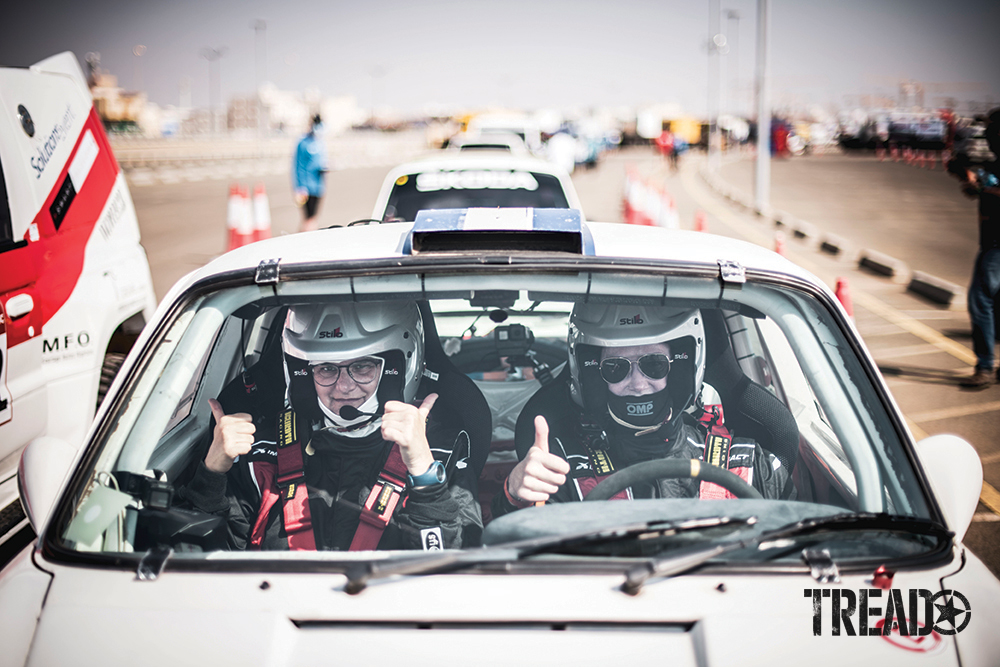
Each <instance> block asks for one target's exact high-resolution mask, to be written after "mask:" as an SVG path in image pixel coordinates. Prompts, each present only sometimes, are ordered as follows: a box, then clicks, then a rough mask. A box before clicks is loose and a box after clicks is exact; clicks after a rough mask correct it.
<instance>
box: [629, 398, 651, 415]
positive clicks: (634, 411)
mask: <svg viewBox="0 0 1000 667" xmlns="http://www.w3.org/2000/svg"><path fill="white" fill-rule="evenodd" d="M625 409H626V411H627V412H628V413H629V414H630V415H650V414H653V402H652V401H648V402H646V403H628V404H627V405H626V406H625Z"/></svg>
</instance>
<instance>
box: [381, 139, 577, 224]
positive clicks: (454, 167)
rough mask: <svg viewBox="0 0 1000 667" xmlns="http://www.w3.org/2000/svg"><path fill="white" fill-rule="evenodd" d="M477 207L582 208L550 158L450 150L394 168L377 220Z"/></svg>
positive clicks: (566, 176) (569, 182)
mask: <svg viewBox="0 0 1000 667" xmlns="http://www.w3.org/2000/svg"><path fill="white" fill-rule="evenodd" d="M474 207H490V208H512V207H522V208H574V209H580V208H581V206H580V198H579V196H578V195H577V192H576V188H575V187H574V186H573V181H572V179H571V178H570V176H569V174H568V173H566V171H565V170H564V169H562V168H561V167H559V166H557V165H554V164H552V163H550V162H547V161H545V160H539V159H536V158H531V157H518V156H515V155H505V154H502V153H494V152H492V151H488V152H478V151H469V152H465V151H454V152H453V151H448V150H445V151H440V152H438V153H436V154H434V155H431V156H429V157H427V158H425V159H422V160H415V161H413V162H407V163H405V164H401V165H398V166H396V167H393V168H392V170H390V171H389V174H388V175H387V176H386V177H385V179H384V180H383V181H382V188H381V189H380V190H379V194H378V198H377V199H376V200H375V208H374V210H373V211H372V219H373V220H380V221H382V222H400V221H407V222H413V221H414V220H415V219H416V217H417V213H419V212H420V211H426V210H432V209H449V208H474Z"/></svg>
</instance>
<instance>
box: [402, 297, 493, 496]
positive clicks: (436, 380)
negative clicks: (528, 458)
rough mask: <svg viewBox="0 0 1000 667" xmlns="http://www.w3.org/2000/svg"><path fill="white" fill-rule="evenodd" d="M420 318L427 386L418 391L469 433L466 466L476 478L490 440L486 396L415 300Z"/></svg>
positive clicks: (429, 314) (426, 308) (427, 309)
mask: <svg viewBox="0 0 1000 667" xmlns="http://www.w3.org/2000/svg"><path fill="white" fill-rule="evenodd" d="M417 307H418V308H419V309H420V317H421V318H422V319H423V321H424V364H425V365H426V367H427V372H425V375H426V376H427V378H426V379H430V380H431V382H430V383H427V382H425V383H422V384H421V385H420V387H421V392H423V391H424V387H425V386H428V387H429V391H428V392H427V393H430V392H431V391H433V392H436V393H437V394H438V402H437V403H436V404H435V406H437V405H440V406H441V407H443V408H445V409H446V410H448V411H449V412H450V413H451V414H453V415H456V418H457V419H458V420H459V422H460V423H461V426H462V428H463V429H464V430H465V432H466V433H468V434H469V448H470V451H469V464H470V465H471V466H472V470H473V471H474V472H475V477H476V479H478V478H479V475H480V474H481V473H482V472H483V466H484V465H486V457H487V456H488V455H489V453H490V441H491V440H492V438H493V416H492V413H491V412H490V406H489V404H488V403H487V402H486V397H485V396H483V392H482V391H480V390H479V387H477V386H476V383H475V382H473V381H472V378H470V377H469V376H468V375H466V374H465V373H463V372H461V371H460V370H458V368H457V367H456V366H455V364H454V363H452V361H451V359H450V358H449V357H448V355H447V354H445V353H444V348H443V347H442V346H441V338H440V337H439V336H438V332H437V326H436V325H435V323H434V313H432V312H431V308H430V305H429V304H428V303H427V302H426V301H418V302H417Z"/></svg>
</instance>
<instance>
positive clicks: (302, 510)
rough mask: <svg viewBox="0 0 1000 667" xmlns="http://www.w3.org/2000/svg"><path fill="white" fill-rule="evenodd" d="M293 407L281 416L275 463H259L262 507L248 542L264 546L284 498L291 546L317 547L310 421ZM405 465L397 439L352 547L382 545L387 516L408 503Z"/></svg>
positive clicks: (300, 548) (296, 548)
mask: <svg viewBox="0 0 1000 667" xmlns="http://www.w3.org/2000/svg"><path fill="white" fill-rule="evenodd" d="M302 421H303V420H301V419H300V418H297V417H296V415H295V412H294V411H293V410H291V409H290V408H289V409H286V410H284V411H282V412H281V413H280V414H279V415H278V434H277V460H278V462H277V465H274V464H272V463H267V462H257V463H255V464H254V466H253V472H254V477H255V478H256V480H257V486H258V488H259V489H260V494H261V502H260V510H259V511H258V513H257V520H256V521H255V523H254V526H253V531H252V532H251V536H250V543H251V545H252V546H253V548H255V549H260V548H261V545H262V544H263V541H264V532H265V530H266V528H267V520H268V517H269V516H270V514H271V511H272V510H273V509H274V506H275V504H276V503H277V502H278V501H279V500H280V501H282V503H283V505H282V514H283V518H284V525H285V534H286V536H287V538H288V548H289V550H291V551H303V550H312V551H315V549H316V536H315V534H314V533H313V525H312V516H311V514H310V512H309V489H308V487H307V486H306V483H305V458H304V456H303V451H304V450H305V448H306V446H307V445H308V444H309V443H308V441H307V442H305V443H303V442H302V439H301V438H300V437H299V435H300V433H303V432H304V433H309V432H311V429H310V428H309V425H308V424H303V423H301V422H302ZM406 475H407V470H406V464H404V463H403V457H402V455H401V454H400V453H399V445H397V444H393V446H392V449H391V450H390V451H389V456H388V458H387V459H386V461H385V464H384V465H383V467H382V471H381V472H380V473H379V475H378V480H377V481H376V482H375V485H374V486H372V490H371V492H369V494H368V499H367V500H366V501H365V504H364V507H363V508H362V510H361V516H360V520H359V522H358V528H357V531H356V532H355V533H354V540H353V541H352V542H351V547H350V550H351V551H371V550H375V549H377V548H378V543H379V541H380V540H381V539H382V533H384V532H385V529H386V527H387V526H388V525H389V521H390V520H391V519H392V516H393V514H394V513H395V511H396V509H397V508H398V507H399V506H400V505H402V504H405V502H406Z"/></svg>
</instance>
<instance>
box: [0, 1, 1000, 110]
mask: <svg viewBox="0 0 1000 667" xmlns="http://www.w3.org/2000/svg"><path fill="white" fill-rule="evenodd" d="M715 1H716V2H721V7H722V10H723V12H722V16H723V18H722V26H723V32H725V33H726V34H727V36H728V39H729V42H730V47H731V49H730V53H729V55H727V56H726V57H725V66H726V67H727V68H728V71H727V74H726V76H725V82H726V87H725V90H726V91H727V93H729V91H731V90H733V89H734V86H735V83H736V81H737V78H736V76H735V73H736V71H737V69H738V71H739V79H738V80H739V81H740V82H741V83H742V88H743V89H744V92H745V99H746V100H747V102H748V101H749V87H750V84H751V81H752V74H753V64H754V51H755V39H756V27H755V26H756V11H757V10H756V2H755V1H754V0H715ZM4 5H5V7H4V9H3V14H4V15H5V16H4V19H3V20H2V21H0V65H4V66H26V65H30V64H32V63H34V62H37V61H38V60H41V59H43V58H45V57H47V56H49V55H52V54H55V53H58V52H61V51H67V50H68V51H72V52H74V53H75V54H76V55H77V57H78V58H79V59H80V62H81V65H83V58H84V56H85V54H86V53H87V52H90V51H94V52H99V53H100V55H101V62H102V66H103V67H104V68H106V69H108V70H110V71H111V73H112V74H114V75H116V76H117V77H118V80H119V84H120V85H122V86H123V87H125V88H127V89H131V88H133V87H134V86H136V85H138V84H139V83H141V84H142V88H143V89H144V90H146V91H147V92H148V94H149V98H150V99H151V100H152V101H154V102H157V103H159V104H163V105H167V104H178V102H179V100H180V89H181V87H182V85H183V81H185V80H187V81H188V82H189V85H190V90H191V101H192V102H193V104H194V105H195V106H203V105H205V104H207V102H208V95H209V63H208V61H207V60H205V59H204V58H203V57H201V56H200V55H199V54H200V52H201V51H202V50H203V49H205V48H221V47H226V53H225V55H224V56H223V57H222V59H221V61H220V71H221V88H222V96H223V98H224V99H228V98H229V97H231V96H233V95H247V94H250V93H251V92H252V91H253V89H254V86H255V81H256V77H257V76H258V72H257V67H256V59H255V49H256V46H255V39H256V38H255V31H254V30H253V29H252V28H251V23H252V22H253V21H254V20H256V19H263V20H264V21H265V22H266V30H265V31H264V32H263V33H262V34H263V37H264V38H263V40H262V42H263V45H264V48H265V50H266V64H265V67H264V69H265V70H266V74H265V73H264V72H260V76H262V77H264V78H265V80H267V81H271V82H273V83H274V84H276V85H277V86H278V87H279V88H281V89H284V90H296V91H297V90H302V89H304V88H306V87H310V86H311V87H316V88H318V89H319V91H320V92H321V93H322V94H323V95H354V96H355V97H356V98H357V100H358V103H359V104H360V105H361V106H363V107H369V106H371V104H372V103H373V101H374V102H375V103H377V104H379V105H390V106H392V107H395V108H398V109H402V110H407V111H414V110H418V109H421V108H424V107H426V106H427V105H431V104H438V105H444V106H448V107H456V106H465V107H481V106H484V105H488V104H499V105H507V106H516V107H522V108H528V109H538V108H545V107H557V108H567V107H587V106H608V105H610V106H616V105H630V106H631V105H637V104H642V103H649V102H677V103H679V104H681V105H682V106H683V108H684V109H685V110H686V111H688V112H691V113H703V112H704V110H705V108H706V105H707V98H708V83H707V74H708V69H709V68H708V56H707V49H706V46H705V45H706V43H707V40H708V36H709V0H687V1H680V0H615V1H612V0H576V1H574V2H569V1H567V0H556V1H549V0H504V1H502V2H500V1H487V0H463V1H461V2H457V1H453V0H434V1H427V0H410V1H404V0H367V1H365V0H362V1H360V2H359V1H357V0H353V1H350V2H347V1H342V0H330V1H327V2H320V1H317V0H282V2H271V1H264V0H249V1H243V2H240V1H237V0H219V1H212V0H198V1H194V0H159V1H151V0H77V1H75V2H52V1H48V0H28V1H23V2H12V1H8V2H5V3H4ZM771 8H772V42H771V56H772V74H773V82H774V83H773V90H774V94H775V100H776V103H777V104H779V105H784V106H788V105H793V104H794V105H798V106H804V105H807V104H822V105H829V104H831V103H833V104H838V105H840V106H844V104H845V101H846V98H845V96H847V95H858V94H875V93H891V94H896V91H897V89H898V83H899V81H900V79H911V80H916V81H920V82H924V83H926V84H933V85H929V86H928V92H927V95H926V101H927V103H928V105H934V106H937V105H939V104H941V103H942V102H943V97H945V96H947V95H949V94H950V95H951V96H954V97H958V98H959V99H968V98H972V99H979V100H981V101H984V102H986V101H992V102H993V103H1000V39H998V36H997V28H998V27H1000V2H997V1H996V0H941V1H931V0H828V1H826V2H822V1H819V0H772V4H771ZM727 10H732V11H735V12H737V13H738V14H739V16H740V18H739V19H738V20H736V19H727ZM737 26H738V29H737ZM137 44H142V45H144V46H145V47H146V50H145V53H144V55H142V56H141V58H136V57H135V56H134V55H133V53H132V51H133V47H134V46H135V45H137ZM737 64H738V68H737ZM137 65H138V66H137Z"/></svg>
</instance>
